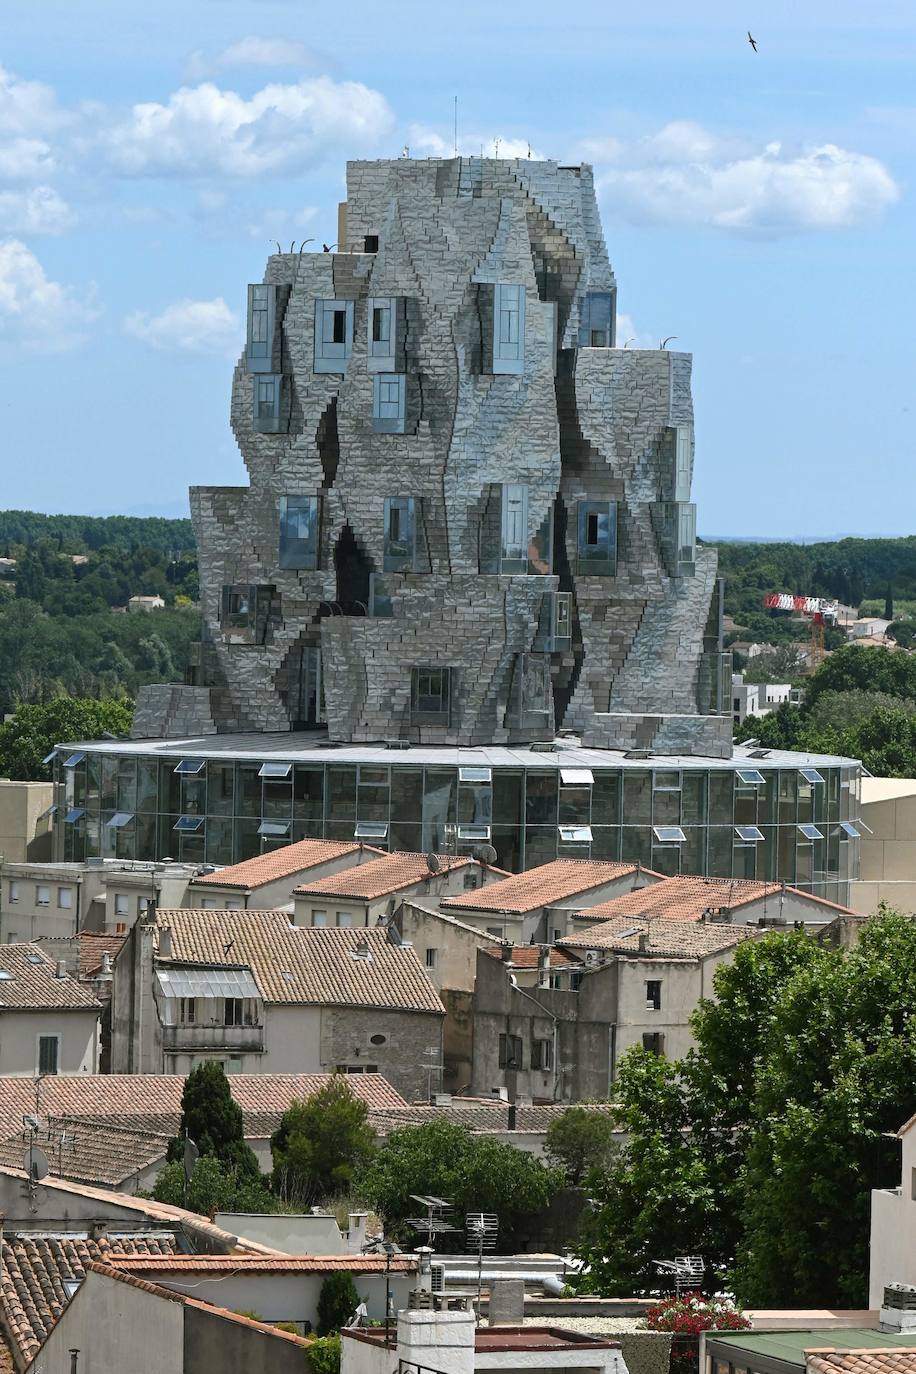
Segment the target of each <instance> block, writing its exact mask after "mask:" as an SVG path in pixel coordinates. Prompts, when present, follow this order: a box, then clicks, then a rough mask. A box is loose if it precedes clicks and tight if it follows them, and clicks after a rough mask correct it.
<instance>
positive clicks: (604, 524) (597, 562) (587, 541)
mask: <svg viewBox="0 0 916 1374" xmlns="http://www.w3.org/2000/svg"><path fill="white" fill-rule="evenodd" d="M578 533H579V540H578V570H579V573H580V574H593V575H595V576H597V577H615V576H616V575H617V502H616V501H580V502H579V531H578Z"/></svg>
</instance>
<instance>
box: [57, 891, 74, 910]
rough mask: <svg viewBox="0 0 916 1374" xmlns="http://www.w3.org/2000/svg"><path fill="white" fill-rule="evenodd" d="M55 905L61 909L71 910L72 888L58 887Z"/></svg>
mask: <svg viewBox="0 0 916 1374" xmlns="http://www.w3.org/2000/svg"><path fill="white" fill-rule="evenodd" d="M57 905H58V906H59V907H60V909H61V911H72V910H73V888H72V887H59V888H58V889H57Z"/></svg>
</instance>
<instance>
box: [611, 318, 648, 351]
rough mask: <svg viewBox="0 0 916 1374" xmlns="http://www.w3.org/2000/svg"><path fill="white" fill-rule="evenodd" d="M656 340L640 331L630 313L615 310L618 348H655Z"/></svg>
mask: <svg viewBox="0 0 916 1374" xmlns="http://www.w3.org/2000/svg"><path fill="white" fill-rule="evenodd" d="M657 342H658V341H657V340H654V339H652V338H651V337H650V336H649V335H648V334H642V333H640V331H639V330H638V329H637V327H636V323H635V321H634V319H633V316H632V315H627V314H625V313H623V312H621V311H620V310H618V311H617V347H618V348H655V347H656V345H657Z"/></svg>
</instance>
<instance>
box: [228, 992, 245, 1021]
mask: <svg viewBox="0 0 916 1374" xmlns="http://www.w3.org/2000/svg"><path fill="white" fill-rule="evenodd" d="M244 1024H245V1001H244V999H243V998H241V997H225V998H223V1025H224V1026H243V1025H244Z"/></svg>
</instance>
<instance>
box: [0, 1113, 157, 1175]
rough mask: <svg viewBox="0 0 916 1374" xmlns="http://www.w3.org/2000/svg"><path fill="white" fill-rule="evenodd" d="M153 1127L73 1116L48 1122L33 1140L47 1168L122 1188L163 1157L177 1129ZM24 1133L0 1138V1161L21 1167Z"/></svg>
mask: <svg viewBox="0 0 916 1374" xmlns="http://www.w3.org/2000/svg"><path fill="white" fill-rule="evenodd" d="M170 1125H171V1129H166V1130H164V1131H163V1130H160V1131H151V1130H143V1129H138V1128H136V1127H132V1126H129V1125H122V1124H121V1123H120V1122H119V1121H113V1120H107V1121H80V1120H77V1119H74V1118H72V1117H66V1118H64V1119H63V1120H59V1121H52V1122H51V1123H49V1130H48V1136H49V1137H50V1138H49V1139H48V1138H42V1139H39V1140H38V1141H37V1142H36V1143H37V1144H38V1146H39V1148H40V1149H43V1150H44V1152H45V1154H47V1155H48V1158H49V1163H50V1166H51V1169H50V1172H51V1173H52V1174H53V1175H55V1176H56V1177H58V1178H66V1179H70V1180H72V1181H73V1182H74V1183H89V1184H93V1185H96V1186H101V1187H105V1188H120V1187H122V1186H123V1185H125V1184H129V1183H130V1182H131V1181H133V1180H134V1179H135V1176H136V1175H137V1174H139V1173H141V1172H142V1171H143V1170H144V1169H147V1168H149V1166H150V1165H152V1164H156V1163H158V1162H159V1161H161V1160H163V1159H164V1158H165V1152H166V1149H167V1147H168V1143H169V1140H170V1138H171V1137H172V1136H173V1135H174V1134H175V1133H176V1131H177V1129H178V1116H177V1114H176V1115H175V1117H174V1121H173V1122H171V1123H170ZM28 1139H29V1137H28V1135H27V1134H26V1132H24V1131H18V1132H17V1133H16V1134H15V1135H13V1136H11V1137H10V1138H9V1139H8V1140H4V1141H2V1142H0V1165H4V1166H6V1167H7V1168H12V1169H19V1168H21V1167H22V1163H23V1160H24V1158H25V1150H26V1146H27V1143H28Z"/></svg>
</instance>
